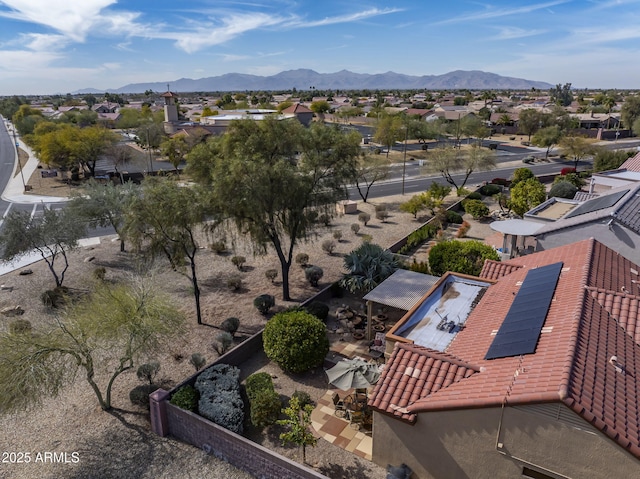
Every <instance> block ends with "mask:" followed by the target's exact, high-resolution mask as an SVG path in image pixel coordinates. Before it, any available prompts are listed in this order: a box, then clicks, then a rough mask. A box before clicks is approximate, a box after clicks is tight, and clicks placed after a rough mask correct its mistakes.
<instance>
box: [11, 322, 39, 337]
mask: <svg viewBox="0 0 640 479" xmlns="http://www.w3.org/2000/svg"><path fill="white" fill-rule="evenodd" d="M32 330H33V326H31V323H30V322H29V321H28V320H26V319H15V320H13V321H11V322H10V323H9V333H11V334H28V333H30V332H31V331H32Z"/></svg>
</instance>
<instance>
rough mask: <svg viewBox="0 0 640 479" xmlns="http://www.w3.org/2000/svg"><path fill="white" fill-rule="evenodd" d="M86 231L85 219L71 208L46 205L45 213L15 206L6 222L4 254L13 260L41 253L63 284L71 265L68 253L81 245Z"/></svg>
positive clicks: (1, 241)
mask: <svg viewBox="0 0 640 479" xmlns="http://www.w3.org/2000/svg"><path fill="white" fill-rule="evenodd" d="M85 234H86V226H85V223H84V222H82V221H79V220H78V217H77V216H76V215H75V214H74V213H73V212H72V211H71V210H69V209H67V208H63V209H53V208H47V207H45V208H44V209H43V212H42V216H32V215H31V213H30V212H28V211H21V210H13V211H11V212H10V213H9V215H8V216H7V217H6V218H5V220H4V223H3V225H2V232H1V233H0V249H1V251H2V253H1V255H0V258H2V259H3V260H5V261H9V262H12V261H16V260H18V259H20V258H22V257H24V256H28V255H37V256H40V257H41V258H42V259H43V260H44V261H45V263H46V264H47V266H48V267H49V271H50V272H51V274H52V276H53V278H54V280H55V283H56V286H57V287H59V286H62V283H63V282H64V275H65V273H66V271H67V269H68V268H69V258H68V256H67V254H68V252H69V251H71V250H73V249H75V248H76V247H77V246H78V240H79V239H80V238H82V237H83V236H84V235H85ZM60 262H62V266H59V263H60Z"/></svg>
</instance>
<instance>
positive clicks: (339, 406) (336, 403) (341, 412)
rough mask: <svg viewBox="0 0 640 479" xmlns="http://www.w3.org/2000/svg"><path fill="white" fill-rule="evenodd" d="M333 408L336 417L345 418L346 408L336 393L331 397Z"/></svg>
mask: <svg viewBox="0 0 640 479" xmlns="http://www.w3.org/2000/svg"><path fill="white" fill-rule="evenodd" d="M332 399H333V407H334V409H335V412H334V414H335V415H336V416H337V417H345V416H346V414H347V407H346V406H345V404H344V401H343V400H342V399H340V396H339V395H338V393H334V395H333V398H332Z"/></svg>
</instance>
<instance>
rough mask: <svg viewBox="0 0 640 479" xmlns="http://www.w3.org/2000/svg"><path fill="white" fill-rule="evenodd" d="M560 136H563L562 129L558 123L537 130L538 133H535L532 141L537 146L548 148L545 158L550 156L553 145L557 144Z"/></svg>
mask: <svg viewBox="0 0 640 479" xmlns="http://www.w3.org/2000/svg"><path fill="white" fill-rule="evenodd" d="M560 138H562V131H561V130H560V128H559V127H558V126H557V125H554V126H547V127H545V128H542V129H541V130H538V131H536V134H535V135H533V138H532V139H531V143H532V144H533V145H535V146H539V147H541V148H546V149H547V151H546V153H545V158H549V151H550V150H551V147H552V146H554V145H555V144H557V143H558V141H560Z"/></svg>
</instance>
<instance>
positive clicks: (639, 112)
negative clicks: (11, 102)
mask: <svg viewBox="0 0 640 479" xmlns="http://www.w3.org/2000/svg"><path fill="white" fill-rule="evenodd" d="M21 108H22V107H21ZM620 116H621V117H622V123H623V126H624V127H625V128H628V129H632V128H633V126H634V125H633V124H634V122H635V121H636V119H638V118H640V96H638V95H627V97H626V98H625V99H624V103H623V104H622V108H621V110H620Z"/></svg>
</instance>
